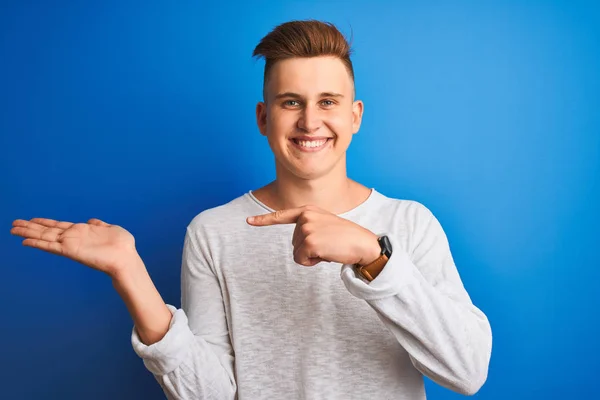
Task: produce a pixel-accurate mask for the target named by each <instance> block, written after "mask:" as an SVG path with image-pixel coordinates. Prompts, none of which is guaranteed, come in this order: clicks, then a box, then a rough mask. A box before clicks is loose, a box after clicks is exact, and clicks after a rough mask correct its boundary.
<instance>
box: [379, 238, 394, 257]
mask: <svg viewBox="0 0 600 400" xmlns="http://www.w3.org/2000/svg"><path fill="white" fill-rule="evenodd" d="M378 241H379V246H381V254H385V256H386V257H387V258H390V256H391V255H392V244H391V243H390V239H388V237H387V236H382V237H380V238H379V240H378Z"/></svg>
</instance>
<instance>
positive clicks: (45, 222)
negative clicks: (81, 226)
mask: <svg viewBox="0 0 600 400" xmlns="http://www.w3.org/2000/svg"><path fill="white" fill-rule="evenodd" d="M29 222H33V223H35V224H39V225H42V226H44V227H48V228H60V229H69V228H70V227H71V226H72V225H73V223H72V222H65V221H56V220H54V219H48V218H32V219H30V220H29Z"/></svg>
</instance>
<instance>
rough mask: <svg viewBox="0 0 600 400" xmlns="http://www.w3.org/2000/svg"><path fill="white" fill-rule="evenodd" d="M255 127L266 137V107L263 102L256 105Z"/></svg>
mask: <svg viewBox="0 0 600 400" xmlns="http://www.w3.org/2000/svg"><path fill="white" fill-rule="evenodd" d="M256 125H258V130H259V131H260V134H261V135H263V136H267V105H266V104H265V103H264V102H262V101H261V102H259V103H258V104H256Z"/></svg>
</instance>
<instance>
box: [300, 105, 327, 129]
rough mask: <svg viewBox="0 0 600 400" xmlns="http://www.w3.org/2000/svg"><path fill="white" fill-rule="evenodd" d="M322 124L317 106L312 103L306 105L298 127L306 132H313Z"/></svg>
mask: <svg viewBox="0 0 600 400" xmlns="http://www.w3.org/2000/svg"><path fill="white" fill-rule="evenodd" d="M322 124H323V121H322V120H321V116H320V115H319V110H317V109H316V107H314V106H312V105H308V106H306V107H304V109H303V110H302V113H301V114H300V118H299V119H298V129H300V130H301V131H304V132H306V133H312V132H315V131H317V130H318V129H319V128H320V127H321V125H322Z"/></svg>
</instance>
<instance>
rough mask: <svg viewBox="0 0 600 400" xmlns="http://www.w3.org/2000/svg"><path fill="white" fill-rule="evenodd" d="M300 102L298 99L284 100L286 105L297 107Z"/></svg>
mask: <svg viewBox="0 0 600 400" xmlns="http://www.w3.org/2000/svg"><path fill="white" fill-rule="evenodd" d="M299 105H300V103H299V102H298V101H297V100H286V101H284V102H283V106H284V107H297V106H299Z"/></svg>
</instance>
